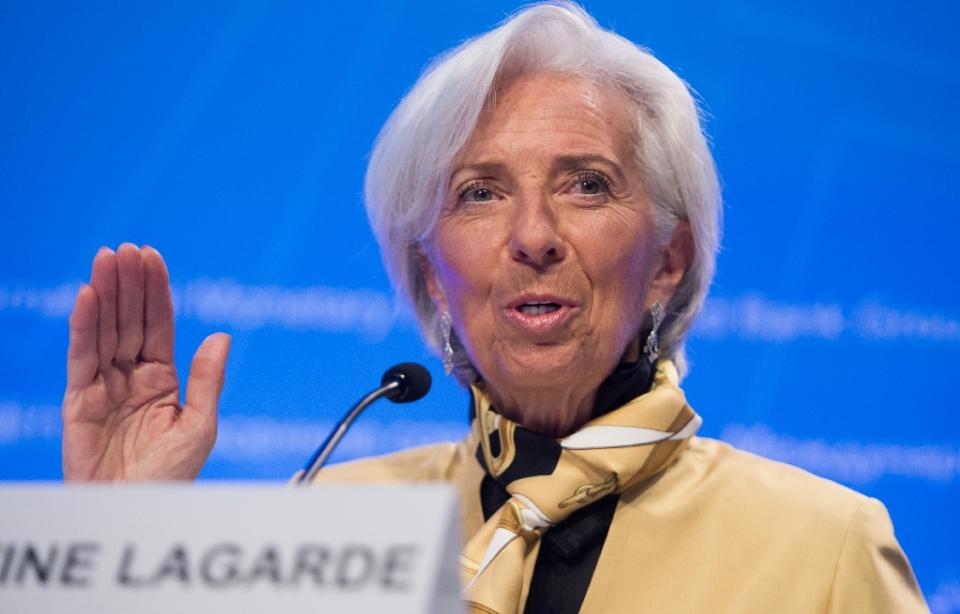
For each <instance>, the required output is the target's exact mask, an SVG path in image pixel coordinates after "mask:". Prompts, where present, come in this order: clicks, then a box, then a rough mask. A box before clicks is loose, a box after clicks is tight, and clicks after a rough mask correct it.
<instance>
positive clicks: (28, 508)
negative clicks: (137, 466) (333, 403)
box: [0, 484, 463, 614]
mask: <svg viewBox="0 0 960 614" xmlns="http://www.w3.org/2000/svg"><path fill="white" fill-rule="evenodd" d="M456 506H457V502H456V495H455V493H454V491H453V490H452V489H451V488H449V487H446V486H439V485H416V486H393V485H391V486H368V485H363V486H360V485H356V486H353V485H331V486H323V487H318V488H310V489H293V488H289V487H283V486H265V485H252V484H251V485H233V484H231V485H226V484H217V485H209V484H197V485H172V484H161V485H148V484H144V485H123V486H64V485H21V484H18V485H13V484H6V485H0V612H3V613H5V614H6V613H8V612H9V613H19V612H25V613H30V612H44V613H56V612H71V613H73V612H76V613H82V612H91V613H94V612H95V613H103V614H110V613H121V612H122V613H124V614H127V613H130V612H145V613H149V612H156V613H161V612H162V613H164V614H169V613H171V612H178V613H179V612H204V613H208V612H209V613H214V612H225V613H241V612H257V613H261V612H283V613H288V612H289V613H296V612H311V613H315V612H330V613H332V612H351V613H354V612H356V613H364V612H371V613H376V614H384V613H385V612H390V613H394V612H410V613H421V612H443V613H447V612H462V611H463V606H462V605H461V602H460V596H459V589H460V587H459V579H458V577H457V571H456V569H457V568H456V557H457V554H458V552H459V546H460V536H459V529H458V526H457V513H456Z"/></svg>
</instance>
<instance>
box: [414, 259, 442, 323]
mask: <svg viewBox="0 0 960 614" xmlns="http://www.w3.org/2000/svg"><path fill="white" fill-rule="evenodd" d="M416 249H417V259H418V262H419V265H420V271H421V272H422V273H423V279H424V282H425V283H426V285H427V294H429V295H430V300H432V301H433V304H434V305H435V306H436V307H437V311H445V310H446V309H447V297H446V296H445V295H444V293H443V288H442V286H441V285H440V280H439V279H437V271H436V269H435V268H434V267H433V263H431V262H430V258H429V257H428V256H427V251H426V249H425V248H424V246H423V245H422V244H418V245H417V247H416Z"/></svg>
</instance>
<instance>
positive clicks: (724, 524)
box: [318, 437, 929, 614]
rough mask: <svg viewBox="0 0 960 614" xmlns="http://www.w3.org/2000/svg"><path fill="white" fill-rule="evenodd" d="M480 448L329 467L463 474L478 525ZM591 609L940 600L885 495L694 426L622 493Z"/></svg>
mask: <svg viewBox="0 0 960 614" xmlns="http://www.w3.org/2000/svg"><path fill="white" fill-rule="evenodd" d="M475 450H476V444H475V442H473V441H472V438H470V439H467V440H465V441H463V442H460V443H459V444H452V443H448V444H436V445H431V446H425V447H421V448H415V449H411V450H407V451H403V452H399V453H396V454H390V455H386V456H381V457H375V458H368V459H363V460H359V461H354V462H351V463H346V464H343V465H335V466H332V467H329V468H327V469H325V470H324V471H323V472H321V473H320V475H319V476H318V482H324V481H364V482H371V481H372V482H397V481H413V482H420V481H446V482H451V483H453V484H454V485H455V486H456V487H457V489H458V490H459V492H460V495H461V500H462V504H463V505H462V512H461V524H462V527H463V531H464V536H469V535H471V534H472V533H473V532H474V531H476V530H477V529H478V527H479V526H480V525H481V524H482V523H483V517H482V513H481V507H480V488H479V484H480V480H481V478H482V477H483V472H482V469H481V468H480V466H479V464H478V463H477V461H476V459H475V457H474V451H475ZM536 554H537V553H536V551H534V552H531V553H530V556H531V557H534V558H535V557H536ZM526 568H527V570H528V572H531V571H532V569H533V565H532V564H528V565H527V566H526ZM528 581H529V578H528ZM528 583H529V582H528ZM524 598H525V597H524ZM581 611H583V612H616V613H621V612H656V613H680V612H683V613H701V612H709V613H714V612H716V613H728V612H729V613H735V612H736V613H741V612H742V613H747V612H757V613H761V612H762V613H776V614H793V613H801V612H802V613H810V612H829V613H859V612H863V613H877V614H879V613H886V612H889V613H891V614H894V613H896V614H909V613H912V612H928V611H929V610H928V609H927V606H926V604H925V602H924V599H923V596H922V594H921V593H920V590H919V588H918V586H917V582H916V580H915V578H914V576H913V572H912V570H911V569H910V563H909V562H908V561H907V558H906V556H905V555H904V553H903V551H902V550H901V548H900V545H899V544H898V543H897V540H896V538H895V537H894V535H893V527H892V525H891V523H890V518H889V516H888V515H887V511H886V509H885V508H884V507H883V504H881V503H880V502H879V501H877V500H876V499H871V498H868V497H866V496H864V495H861V494H859V493H857V492H854V491H852V490H850V489H848V488H845V487H843V486H840V485H838V484H835V483H833V482H830V481H828V480H825V479H822V478H818V477H816V476H814V475H811V474H810V473H807V472H805V471H803V470H801V469H797V468H796V467H791V466H789V465H784V464H782V463H777V462H774V461H770V460H767V459H764V458H761V457H759V456H755V455H753V454H748V453H746V452H742V451H740V450H736V449H734V448H732V447H731V446H729V445H727V444H725V443H722V442H719V441H715V440H711V439H706V438H701V437H694V438H693V439H692V440H691V442H690V445H689V447H688V448H687V449H686V450H685V451H684V452H683V453H682V454H681V455H680V456H679V457H678V459H677V461H676V463H675V464H674V465H672V466H671V467H670V468H669V469H667V471H666V472H664V474H663V475H661V476H660V477H659V478H658V479H657V480H656V481H654V482H653V483H652V484H645V485H642V486H639V487H637V488H634V489H628V490H627V491H625V492H623V493H622V494H621V497H620V501H619V504H618V506H617V509H616V512H615V514H614V517H613V522H612V523H611V525H610V531H609V533H608V534H607V538H606V541H605V542H604V545H603V550H602V552H601V554H600V560H599V561H598V562H597V567H596V569H595V571H594V574H593V579H592V580H591V583H590V587H589V589H588V590H587V594H586V597H585V599H584V602H583V607H582V610H581Z"/></svg>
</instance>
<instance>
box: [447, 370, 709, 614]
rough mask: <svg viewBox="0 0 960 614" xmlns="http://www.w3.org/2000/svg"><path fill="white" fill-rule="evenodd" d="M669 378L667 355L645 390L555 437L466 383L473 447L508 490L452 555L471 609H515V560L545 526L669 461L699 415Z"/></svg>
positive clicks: (520, 560) (520, 565)
mask: <svg viewBox="0 0 960 614" xmlns="http://www.w3.org/2000/svg"><path fill="white" fill-rule="evenodd" d="M678 381H679V378H678V376H677V371H676V369H675V367H674V366H673V363H671V362H669V361H666V360H662V361H660V362H659V363H658V364H657V369H656V374H655V375H654V381H653V386H652V387H651V389H650V390H649V392H646V393H644V394H642V395H640V396H638V397H636V398H634V399H632V400H630V401H628V402H627V403H625V404H624V405H622V406H620V407H619V408H617V409H614V410H613V411H611V412H608V413H606V414H604V415H602V416H600V417H597V418H594V419H593V420H591V421H589V422H587V423H586V424H585V425H584V426H583V427H582V428H580V430H578V431H577V432H575V433H573V434H572V435H570V436H568V437H565V438H563V439H560V440H555V439H551V438H549V437H544V436H542V435H538V434H536V433H534V432H532V431H529V430H527V429H525V428H523V427H521V426H519V425H518V424H516V423H515V422H513V421H511V420H509V419H507V418H504V417H503V416H501V415H499V414H498V413H496V410H495V409H494V408H493V407H491V405H490V400H489V398H488V397H487V395H486V394H485V393H484V392H483V391H482V390H481V389H480V388H479V387H477V386H473V387H472V392H473V399H474V408H473V409H474V420H473V424H472V428H473V431H474V435H475V437H476V438H477V439H478V440H479V442H480V450H479V452H478V456H479V457H480V460H481V463H482V464H483V465H484V468H485V469H486V471H487V473H488V474H489V475H490V476H491V477H492V478H493V479H495V480H496V481H497V482H499V483H500V484H501V485H503V486H504V487H505V488H506V491H507V492H508V493H509V494H510V498H509V499H508V500H507V502H506V503H504V504H503V505H502V506H501V507H500V509H499V510H497V512H496V513H495V514H493V516H491V517H490V518H489V520H487V522H486V523H485V524H484V525H483V526H482V527H481V528H480V530H479V531H478V532H477V533H476V534H475V535H474V536H473V537H472V538H471V539H470V540H469V541H468V542H467V545H466V547H465V548H464V550H463V554H462V555H461V557H460V566H461V570H462V572H463V577H464V585H465V587H466V588H465V589H464V596H465V599H466V601H467V606H468V610H469V611H470V612H471V614H474V613H483V614H515V613H516V612H518V611H520V609H521V607H522V603H521V601H522V598H523V594H524V589H525V587H524V565H525V564H526V563H528V562H529V561H527V559H528V555H529V554H530V553H531V552H532V551H533V549H534V547H535V545H536V544H537V542H538V541H539V539H540V537H541V536H542V535H543V533H544V532H545V531H547V530H549V529H550V528H551V527H553V526H554V525H556V524H557V523H559V522H561V521H563V520H564V519H565V518H567V517H569V516H570V515H571V514H572V513H573V512H575V511H577V510H580V509H583V508H584V507H586V506H587V505H590V504H591V503H593V502H594V501H597V500H598V499H600V498H602V497H604V496H606V495H608V494H611V493H615V492H616V493H618V492H621V491H623V490H624V489H625V488H627V487H629V486H632V485H634V484H639V483H641V482H643V481H645V480H648V479H649V478H651V477H653V476H655V475H656V474H657V473H659V472H660V471H662V470H663V469H664V468H666V467H667V466H668V465H669V464H670V462H671V461H672V460H673V459H674V458H675V457H676V455H677V454H678V453H679V452H680V450H681V449H682V448H683V447H684V446H685V445H686V442H687V440H688V439H689V438H690V437H691V436H692V435H693V434H694V433H696V432H697V429H698V428H699V427H700V424H701V419H700V416H698V415H697V414H696V412H694V411H693V409H691V408H690V406H689V405H687V403H686V399H685V397H684V395H683V391H681V390H680V388H679V387H678Z"/></svg>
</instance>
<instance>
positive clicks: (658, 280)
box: [649, 220, 693, 305]
mask: <svg viewBox="0 0 960 614" xmlns="http://www.w3.org/2000/svg"><path fill="white" fill-rule="evenodd" d="M692 263H693V233H692V232H691V230H690V222H689V221H687V220H680V221H679V222H677V226H676V228H674V229H673V236H672V237H670V241H668V242H667V244H666V245H664V246H663V247H661V248H660V267H659V268H658V269H657V272H656V274H655V275H654V277H653V281H652V282H651V284H650V294H649V298H650V303H651V304H652V303H653V301H654V300H659V301H660V302H661V303H662V304H664V305H666V304H667V303H668V302H669V301H670V299H671V298H673V295H674V293H675V292H676V291H677V287H678V286H679V285H680V282H681V281H683V276H684V275H686V274H687V269H689V268H690V265H691V264H692Z"/></svg>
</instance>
